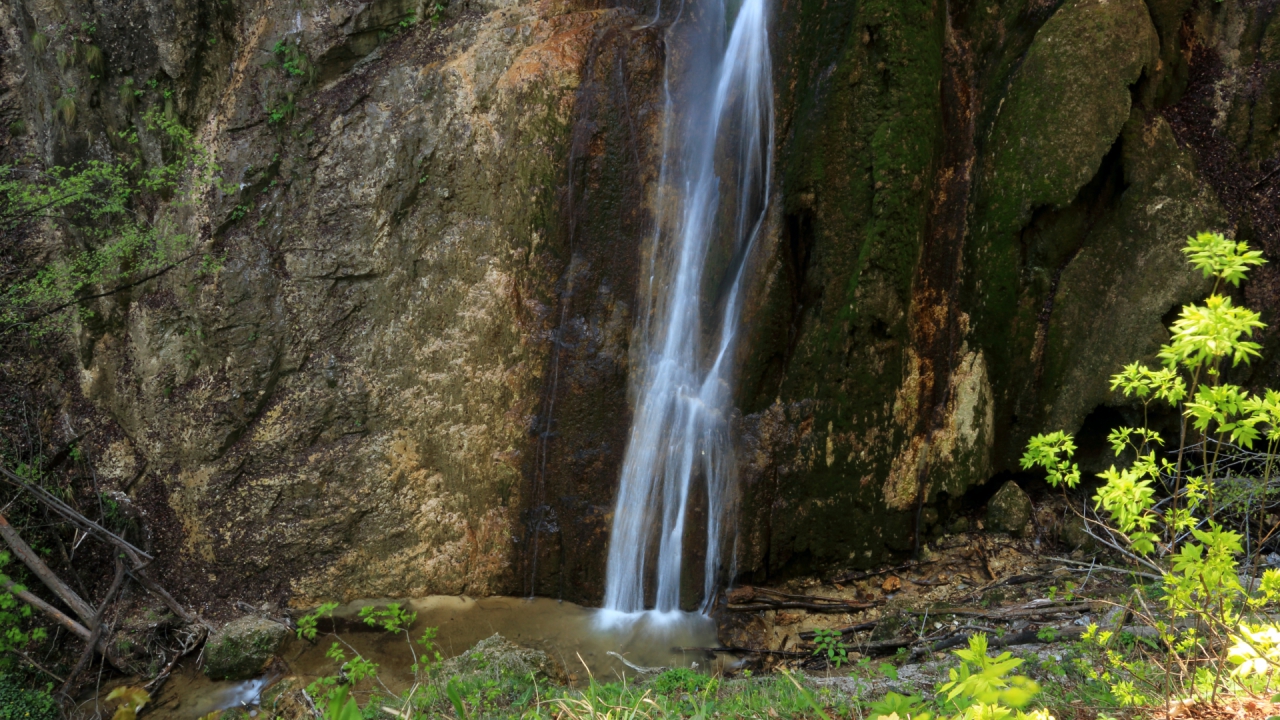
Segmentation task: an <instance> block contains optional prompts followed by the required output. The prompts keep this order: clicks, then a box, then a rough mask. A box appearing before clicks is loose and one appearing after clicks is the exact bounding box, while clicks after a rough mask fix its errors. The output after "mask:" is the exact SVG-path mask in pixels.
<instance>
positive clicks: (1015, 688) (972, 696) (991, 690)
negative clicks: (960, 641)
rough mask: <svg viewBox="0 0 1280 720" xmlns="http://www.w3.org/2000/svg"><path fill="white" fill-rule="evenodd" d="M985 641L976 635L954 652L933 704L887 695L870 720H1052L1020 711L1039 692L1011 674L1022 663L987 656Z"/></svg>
mask: <svg viewBox="0 0 1280 720" xmlns="http://www.w3.org/2000/svg"><path fill="white" fill-rule="evenodd" d="M987 648H988V643H987V636H986V634H985V633H976V634H975V635H973V636H972V637H970V638H969V645H968V647H966V648H963V649H961V650H956V651H954V654H955V655H956V657H958V658H959V659H960V664H959V665H958V666H957V667H954V668H952V669H950V670H949V671H948V675H949V679H948V680H947V681H946V682H942V683H939V684H938V685H937V687H935V688H934V691H935V694H934V698H933V701H932V702H926V701H925V700H924V699H923V698H922V697H921V696H919V695H901V694H898V693H893V692H891V693H888V694H886V695H885V697H884V698H883V699H881V700H880V701H878V702H874V703H871V712H870V713H869V716H870V718H871V719H872V720H880V719H882V718H883V719H886V720H895V719H896V720H980V719H997V720H1001V719H1004V718H1008V719H1009V720H1033V719H1034V720H1051V716H1050V715H1049V713H1048V712H1047V711H1045V710H1043V709H1038V710H1031V711H1024V710H1023V708H1026V707H1027V706H1028V705H1030V704H1031V701H1032V700H1033V699H1034V698H1035V697H1036V695H1037V694H1038V693H1039V692H1040V686H1039V685H1038V684H1037V683H1036V682H1035V681H1034V680H1032V679H1031V678H1028V677H1026V676H1025V675H1016V674H1013V671H1014V669H1016V668H1017V667H1018V666H1020V665H1021V664H1022V662H1023V661H1022V660H1021V659H1018V658H1014V657H1013V656H1012V655H1011V654H1010V653H1009V652H1007V651H1006V652H1003V653H1001V654H999V655H997V656H995V657H992V656H990V655H988V654H987Z"/></svg>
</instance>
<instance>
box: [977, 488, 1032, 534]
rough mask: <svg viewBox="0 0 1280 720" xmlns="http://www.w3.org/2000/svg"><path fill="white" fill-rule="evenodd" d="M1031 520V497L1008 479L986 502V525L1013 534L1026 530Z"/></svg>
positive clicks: (1022, 532)
mask: <svg viewBox="0 0 1280 720" xmlns="http://www.w3.org/2000/svg"><path fill="white" fill-rule="evenodd" d="M1030 522H1031V498H1029V497H1027V494H1026V493H1025V492H1023V490H1022V488H1020V487H1018V484H1017V483H1015V482H1014V481H1012V480H1010V481H1009V482H1007V483H1005V484H1004V486H1002V487H1001V488H1000V489H999V490H997V491H996V494H995V497H993V498H991V501H990V502H988V503H987V527H988V528H990V529H992V530H1003V531H1005V532H1008V533H1012V534H1014V535H1022V534H1024V533H1025V532H1026V529H1027V524H1028V523H1030Z"/></svg>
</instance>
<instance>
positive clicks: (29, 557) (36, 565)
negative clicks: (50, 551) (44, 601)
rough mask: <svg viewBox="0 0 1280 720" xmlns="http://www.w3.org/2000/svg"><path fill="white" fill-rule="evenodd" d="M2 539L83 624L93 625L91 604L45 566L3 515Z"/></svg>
mask: <svg viewBox="0 0 1280 720" xmlns="http://www.w3.org/2000/svg"><path fill="white" fill-rule="evenodd" d="M0 537H3V538H4V541H5V544H7V545H8V546H9V549H11V550H13V554H14V555H17V556H18V559H19V560H21V561H22V562H23V564H24V565H26V566H27V567H28V568H29V569H30V570H31V572H32V573H33V574H34V575H35V576H36V577H38V578H40V582H43V583H44V584H45V587H47V588H49V589H50V590H52V591H53V594H54V595H57V596H58V597H59V598H61V600H62V602H64V603H66V604H67V607H69V608H71V610H72V611H73V612H75V614H76V615H77V616H78V617H79V618H80V620H81V622H85V623H89V624H92V623H93V608H92V607H90V606H89V603H87V602H85V601H84V600H83V599H82V598H81V597H80V596H79V595H77V594H76V592H75V591H74V590H72V589H71V586H69V585H67V584H66V583H65V582H63V581H62V579H61V578H59V577H58V576H57V575H56V574H55V573H54V572H53V571H52V570H50V569H49V566H48V565H45V564H44V561H43V560H41V559H40V556H39V555H37V554H36V552H35V551H34V550H32V549H31V546H30V545H28V544H27V543H26V542H25V541H23V539H22V537H21V536H20V535H18V531H17V530H14V529H13V526H12V525H10V524H9V520H8V519H7V518H6V517H5V516H4V515H3V514H0Z"/></svg>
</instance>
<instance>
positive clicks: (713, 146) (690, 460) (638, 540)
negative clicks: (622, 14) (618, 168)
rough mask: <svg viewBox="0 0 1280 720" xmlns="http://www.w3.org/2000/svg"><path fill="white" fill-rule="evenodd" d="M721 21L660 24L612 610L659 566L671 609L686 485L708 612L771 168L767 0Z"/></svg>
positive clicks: (688, 8) (685, 18) (661, 599)
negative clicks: (659, 100) (655, 152)
mask: <svg viewBox="0 0 1280 720" xmlns="http://www.w3.org/2000/svg"><path fill="white" fill-rule="evenodd" d="M659 13H661V8H659ZM655 20H656V18H655ZM726 26H727V12H726V8H725V6H724V0H684V2H683V3H682V4H681V5H680V7H679V10H678V11H677V12H676V14H675V18H674V19H673V20H672V21H671V24H670V25H669V26H668V27H667V28H666V30H665V40H666V48H667V53H666V58H667V59H666V68H665V79H664V92H665V97H666V103H665V111H664V118H663V122H664V124H663V139H662V167H661V170H660V173H659V181H658V188H657V203H656V224H655V230H654V233H653V237H652V239H651V244H650V246H649V257H648V260H649V266H648V277H647V278H645V279H644V282H642V286H643V287H644V288H645V289H647V298H645V303H644V304H642V306H641V309H640V315H639V317H638V320H637V322H638V327H637V335H638V337H639V339H640V340H641V342H642V343H643V345H642V351H641V356H642V358H643V361H642V362H641V366H640V367H638V368H637V369H636V370H637V373H638V377H637V380H636V393H635V406H634V420H633V424H632V427H631V435H630V438H629V439H628V442H627V450H626V457H625V459H624V461H623V468H622V478H621V483H620V486H619V489H618V501H617V506H616V508H615V511H614V518H613V530H612V535H611V537H610V541H609V559H608V570H607V574H606V580H605V600H604V608H605V610H608V611H614V612H622V613H634V612H640V611H642V610H644V609H645V587H646V580H647V578H648V576H649V573H650V572H653V571H655V570H656V572H654V575H655V577H656V583H657V587H656V603H655V609H656V610H658V611H660V612H671V611H676V610H678V609H679V608H680V573H681V559H682V556H683V549H684V548H683V541H684V534H685V522H686V519H687V517H688V513H689V502H690V490H691V488H692V486H693V485H694V483H695V482H696V481H702V482H705V484H706V494H707V498H708V500H707V537H706V562H705V575H704V577H705V587H704V591H703V609H704V610H705V609H706V606H707V605H708V604H709V603H710V602H711V600H712V598H713V596H714V594H715V592H714V591H715V590H716V582H717V578H718V577H719V574H720V573H719V571H718V568H719V563H720V553H721V551H722V547H721V546H722V545H723V544H724V541H723V540H724V538H723V536H724V535H725V528H726V526H727V525H728V523H729V522H730V520H731V518H732V512H733V505H734V502H733V500H734V497H735V492H736V488H735V484H736V483H735V465H734V458H733V444H732V438H731V437H730V434H729V433H730V418H731V417H732V414H733V412H734V407H733V393H732V386H733V367H732V365H733V354H734V341H735V340H736V338H737V335H738V326H739V322H740V317H739V315H740V313H741V309H742V301H743V293H744V288H743V283H744V277H745V276H746V274H747V272H746V271H747V266H748V264H749V262H748V260H749V259H750V257H751V254H752V250H753V248H754V246H755V245H756V241H757V238H758V236H759V234H760V233H761V231H762V228H763V227H764V221H765V211H766V206H767V203H768V198H769V182H770V175H771V172H772V154H773V85H772V69H771V67H770V60H769V43H768V40H769V38H768V27H767V18H766V8H765V1H764V0H742V4H741V6H740V7H739V8H738V10H737V16H736V17H735V18H734V19H733V27H732V30H731V31H729V32H728V33H727V34H728V40H727V42H726V40H725V35H726ZM709 263H710V264H712V265H713V266H714V268H713V269H710V270H709V268H708V265H709ZM721 266H723V267H724V268H725V269H723V270H719V269H715V268H719V267H721ZM708 272H711V273H712V275H711V276H708ZM704 325H708V326H709V327H704ZM655 544H656V548H655V547H654V546H655ZM655 551H656V555H655ZM651 557H656V565H657V567H656V568H654V569H651V568H647V567H646V563H647V562H650V561H651V560H650V558H651Z"/></svg>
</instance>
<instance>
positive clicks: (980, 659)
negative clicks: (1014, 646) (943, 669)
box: [939, 633, 1040, 711]
mask: <svg viewBox="0 0 1280 720" xmlns="http://www.w3.org/2000/svg"><path fill="white" fill-rule="evenodd" d="M955 654H956V656H957V657H959V658H960V659H961V660H962V661H963V662H961V663H960V667H958V668H952V669H951V671H950V677H951V681H950V682H947V683H944V684H943V685H942V686H941V687H940V688H939V690H940V691H941V692H942V693H946V698H947V703H948V704H949V705H951V706H953V707H954V708H955V709H956V710H959V711H964V710H966V709H967V708H969V707H972V706H976V705H985V706H990V705H1003V706H1008V707H1011V708H1020V707H1025V706H1026V705H1027V703H1029V702H1031V699H1032V698H1033V697H1035V695H1036V693H1038V692H1040V686H1039V685H1037V684H1036V682H1035V681H1034V680H1032V679H1031V678H1028V677H1024V676H1021V675H1013V676H1010V675H1009V673H1011V672H1013V669H1014V668H1016V667H1018V666H1019V665H1021V664H1022V660H1021V659H1018V658H1014V657H1013V655H1012V654H1010V653H1008V652H1003V653H1001V654H1000V655H998V656H996V657H990V656H988V655H987V636H986V635H985V634H984V633H977V634H975V635H973V636H972V637H970V638H969V647H967V648H965V649H963V650H956V651H955Z"/></svg>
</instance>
